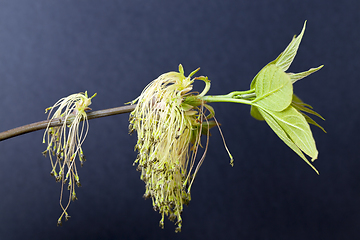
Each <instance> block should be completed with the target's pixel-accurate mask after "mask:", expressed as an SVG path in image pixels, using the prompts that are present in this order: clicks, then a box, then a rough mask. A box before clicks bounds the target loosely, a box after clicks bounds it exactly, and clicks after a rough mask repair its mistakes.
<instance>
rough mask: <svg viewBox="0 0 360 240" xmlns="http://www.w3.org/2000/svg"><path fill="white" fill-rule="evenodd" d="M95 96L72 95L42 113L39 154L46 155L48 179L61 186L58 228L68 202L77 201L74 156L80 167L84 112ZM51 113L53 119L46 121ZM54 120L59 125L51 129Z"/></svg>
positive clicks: (87, 124)
mask: <svg viewBox="0 0 360 240" xmlns="http://www.w3.org/2000/svg"><path fill="white" fill-rule="evenodd" d="M95 96H96V93H95V94H94V95H93V96H92V97H90V98H88V95H87V92H85V93H77V94H72V95H70V96H68V97H66V98H62V99H60V100H59V101H57V102H56V103H55V104H54V106H52V107H49V108H47V109H46V110H45V113H47V112H48V111H49V110H50V111H49V115H48V119H50V121H49V124H48V126H47V128H46V130H45V133H44V137H43V143H45V141H46V142H47V145H48V146H47V148H46V150H45V151H44V152H43V154H44V155H45V156H46V154H47V153H49V157H50V161H51V167H52V170H51V175H52V176H54V177H55V179H56V181H57V182H61V184H62V187H61V194H60V206H61V208H62V210H63V213H62V214H61V216H60V217H59V219H58V225H61V222H62V217H63V216H65V220H68V219H69V217H70V216H69V215H68V213H67V211H66V210H67V209H68V207H69V205H70V202H71V200H72V201H74V200H76V199H77V197H76V193H75V184H76V185H77V186H81V184H80V179H79V175H78V172H77V169H76V163H75V159H76V157H77V156H78V157H79V160H80V164H81V166H82V165H83V162H84V161H85V156H84V153H83V150H82V148H81V145H82V143H83V142H84V140H85V138H86V135H87V133H88V128H89V123H88V120H87V114H86V110H91V109H90V108H89V105H90V104H91V99H92V98H93V97H95ZM55 108H57V110H56V111H55V112H53V111H54V109H55ZM52 113H53V115H52V117H51V118H50V116H51V114H52ZM54 119H59V120H60V121H61V123H62V125H61V126H55V127H51V126H50V123H51V121H52V120H54ZM55 159H56V160H55ZM65 184H67V188H68V190H69V198H68V202H67V204H66V205H65V206H64V205H63V204H62V200H63V197H64V194H63V193H64V192H63V188H64V185H65Z"/></svg>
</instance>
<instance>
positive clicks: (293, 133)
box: [258, 106, 319, 174]
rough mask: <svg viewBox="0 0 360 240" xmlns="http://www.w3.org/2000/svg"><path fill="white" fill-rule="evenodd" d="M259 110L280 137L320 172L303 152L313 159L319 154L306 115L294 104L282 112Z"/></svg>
mask: <svg viewBox="0 0 360 240" xmlns="http://www.w3.org/2000/svg"><path fill="white" fill-rule="evenodd" d="M258 110H259V112H260V113H261V115H262V116H263V117H264V119H265V121H266V122H267V123H268V125H269V126H270V127H271V129H272V130H273V131H274V132H275V133H276V134H277V135H278V137H279V138H280V139H281V140H283V141H284V142H285V144H286V145H288V146H289V147H290V148H291V149H292V150H293V151H294V152H296V153H297V154H298V155H299V156H300V157H301V158H302V159H303V160H304V161H305V162H306V163H307V164H309V165H310V166H311V167H312V168H313V169H314V170H315V171H316V172H317V173H318V171H317V170H316V168H315V167H314V166H313V165H312V164H311V163H310V162H309V160H308V159H307V158H306V157H305V156H304V154H303V152H304V153H305V154H307V155H309V156H310V157H311V158H312V161H314V160H315V159H316V158H317V156H318V151H317V149H316V145H315V140H314V138H313V135H312V133H311V129H310V127H309V124H308V123H307V122H306V120H305V118H304V116H302V115H301V114H300V113H299V112H298V111H296V109H295V108H293V107H292V106H289V107H288V108H287V109H285V110H284V111H281V112H273V111H270V110H266V109H263V108H259V109H258ZM318 174H319V173H318Z"/></svg>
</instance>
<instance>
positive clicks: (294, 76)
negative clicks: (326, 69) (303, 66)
mask: <svg viewBox="0 0 360 240" xmlns="http://www.w3.org/2000/svg"><path fill="white" fill-rule="evenodd" d="M323 66H324V65H321V66H320V67H317V68H310V69H309V70H307V71H306V72H301V73H288V75H289V76H290V79H291V82H292V83H293V84H294V83H295V82H296V81H298V80H300V79H303V78H304V77H307V76H309V75H310V74H312V73H314V72H316V71H318V70H320V69H321V68H322V67H323Z"/></svg>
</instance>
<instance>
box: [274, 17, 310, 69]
mask: <svg viewBox="0 0 360 240" xmlns="http://www.w3.org/2000/svg"><path fill="white" fill-rule="evenodd" d="M305 27H306V21H305V23H304V26H303V29H302V31H301V33H300V34H299V36H297V37H296V36H294V38H293V40H292V41H291V42H290V44H289V45H288V46H287V47H286V49H285V50H284V51H283V52H282V53H281V54H280V55H279V56H278V57H277V58H276V59H275V60H274V61H273V62H272V63H273V64H275V65H276V66H278V67H279V68H281V69H282V70H283V71H284V72H286V70H288V69H289V67H290V65H291V63H292V61H293V60H294V58H295V55H296V53H297V50H298V48H299V45H300V42H301V39H302V37H303V35H304V32H305Z"/></svg>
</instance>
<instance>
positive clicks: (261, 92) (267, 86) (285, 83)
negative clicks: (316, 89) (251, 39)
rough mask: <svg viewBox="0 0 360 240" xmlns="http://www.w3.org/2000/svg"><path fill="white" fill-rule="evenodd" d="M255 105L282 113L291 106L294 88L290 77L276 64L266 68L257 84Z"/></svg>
mask: <svg viewBox="0 0 360 240" xmlns="http://www.w3.org/2000/svg"><path fill="white" fill-rule="evenodd" d="M255 93H256V98H255V99H254V100H253V103H256V104H258V105H260V106H261V107H263V108H266V109H269V110H272V111H282V110H284V109H285V108H287V107H288V106H289V105H290V104H291V100H292V95H293V87H292V84H291V80H290V77H289V76H288V75H287V74H286V73H285V72H284V71H283V70H281V69H280V68H279V67H277V66H275V65H274V64H271V65H268V66H266V67H264V68H263V69H262V70H261V71H260V72H259V74H258V77H257V78H256V83H255Z"/></svg>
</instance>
